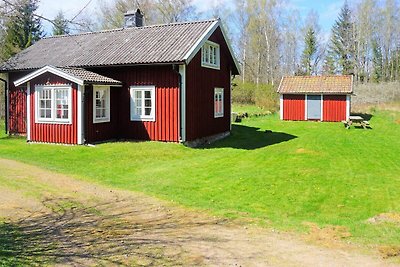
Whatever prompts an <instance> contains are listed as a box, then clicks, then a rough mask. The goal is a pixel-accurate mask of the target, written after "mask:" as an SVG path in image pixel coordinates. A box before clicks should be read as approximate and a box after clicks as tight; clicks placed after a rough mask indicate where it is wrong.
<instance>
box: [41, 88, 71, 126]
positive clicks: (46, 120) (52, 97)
mask: <svg viewBox="0 0 400 267" xmlns="http://www.w3.org/2000/svg"><path fill="white" fill-rule="evenodd" d="M58 89H66V90H68V119H59V118H57V117H56V110H57V109H56V96H55V93H54V91H55V90H58ZM43 90H50V100H51V116H50V118H40V116H39V115H40V108H39V107H40V98H39V94H40V92H41V91H43ZM35 99H36V101H35V123H49V124H71V123H72V87H71V85H65V84H63V85H35Z"/></svg>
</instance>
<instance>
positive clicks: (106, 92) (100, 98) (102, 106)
mask: <svg viewBox="0 0 400 267" xmlns="http://www.w3.org/2000/svg"><path fill="white" fill-rule="evenodd" d="M109 121H110V87H109V86H96V85H95V86H93V123H101V122H109Z"/></svg>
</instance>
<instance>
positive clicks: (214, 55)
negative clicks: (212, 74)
mask: <svg viewBox="0 0 400 267" xmlns="http://www.w3.org/2000/svg"><path fill="white" fill-rule="evenodd" d="M201 66H203V67H207V68H212V69H218V70H219V45H218V44H216V43H213V42H210V41H207V42H206V43H205V44H204V45H203V47H202V48H201Z"/></svg>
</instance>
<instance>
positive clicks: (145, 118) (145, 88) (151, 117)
mask: <svg viewBox="0 0 400 267" xmlns="http://www.w3.org/2000/svg"><path fill="white" fill-rule="evenodd" d="M137 91H141V92H142V96H143V95H144V92H145V91H150V93H151V104H152V105H151V112H150V115H145V114H144V111H145V109H144V103H145V98H144V97H142V101H141V102H142V106H141V107H142V114H141V115H136V114H135V112H134V111H135V109H136V106H135V101H136V99H135V92H137ZM130 98H131V100H130V102H131V103H130V106H131V108H130V113H131V114H130V117H131V121H155V120H156V115H155V114H156V87H155V86H154V85H142V86H136V85H135V86H131V87H130Z"/></svg>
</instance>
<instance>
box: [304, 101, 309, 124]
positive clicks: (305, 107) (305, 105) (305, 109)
mask: <svg viewBox="0 0 400 267" xmlns="http://www.w3.org/2000/svg"><path fill="white" fill-rule="evenodd" d="M307 99H308V95H304V120H305V121H306V120H307V112H308V105H307Z"/></svg>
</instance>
